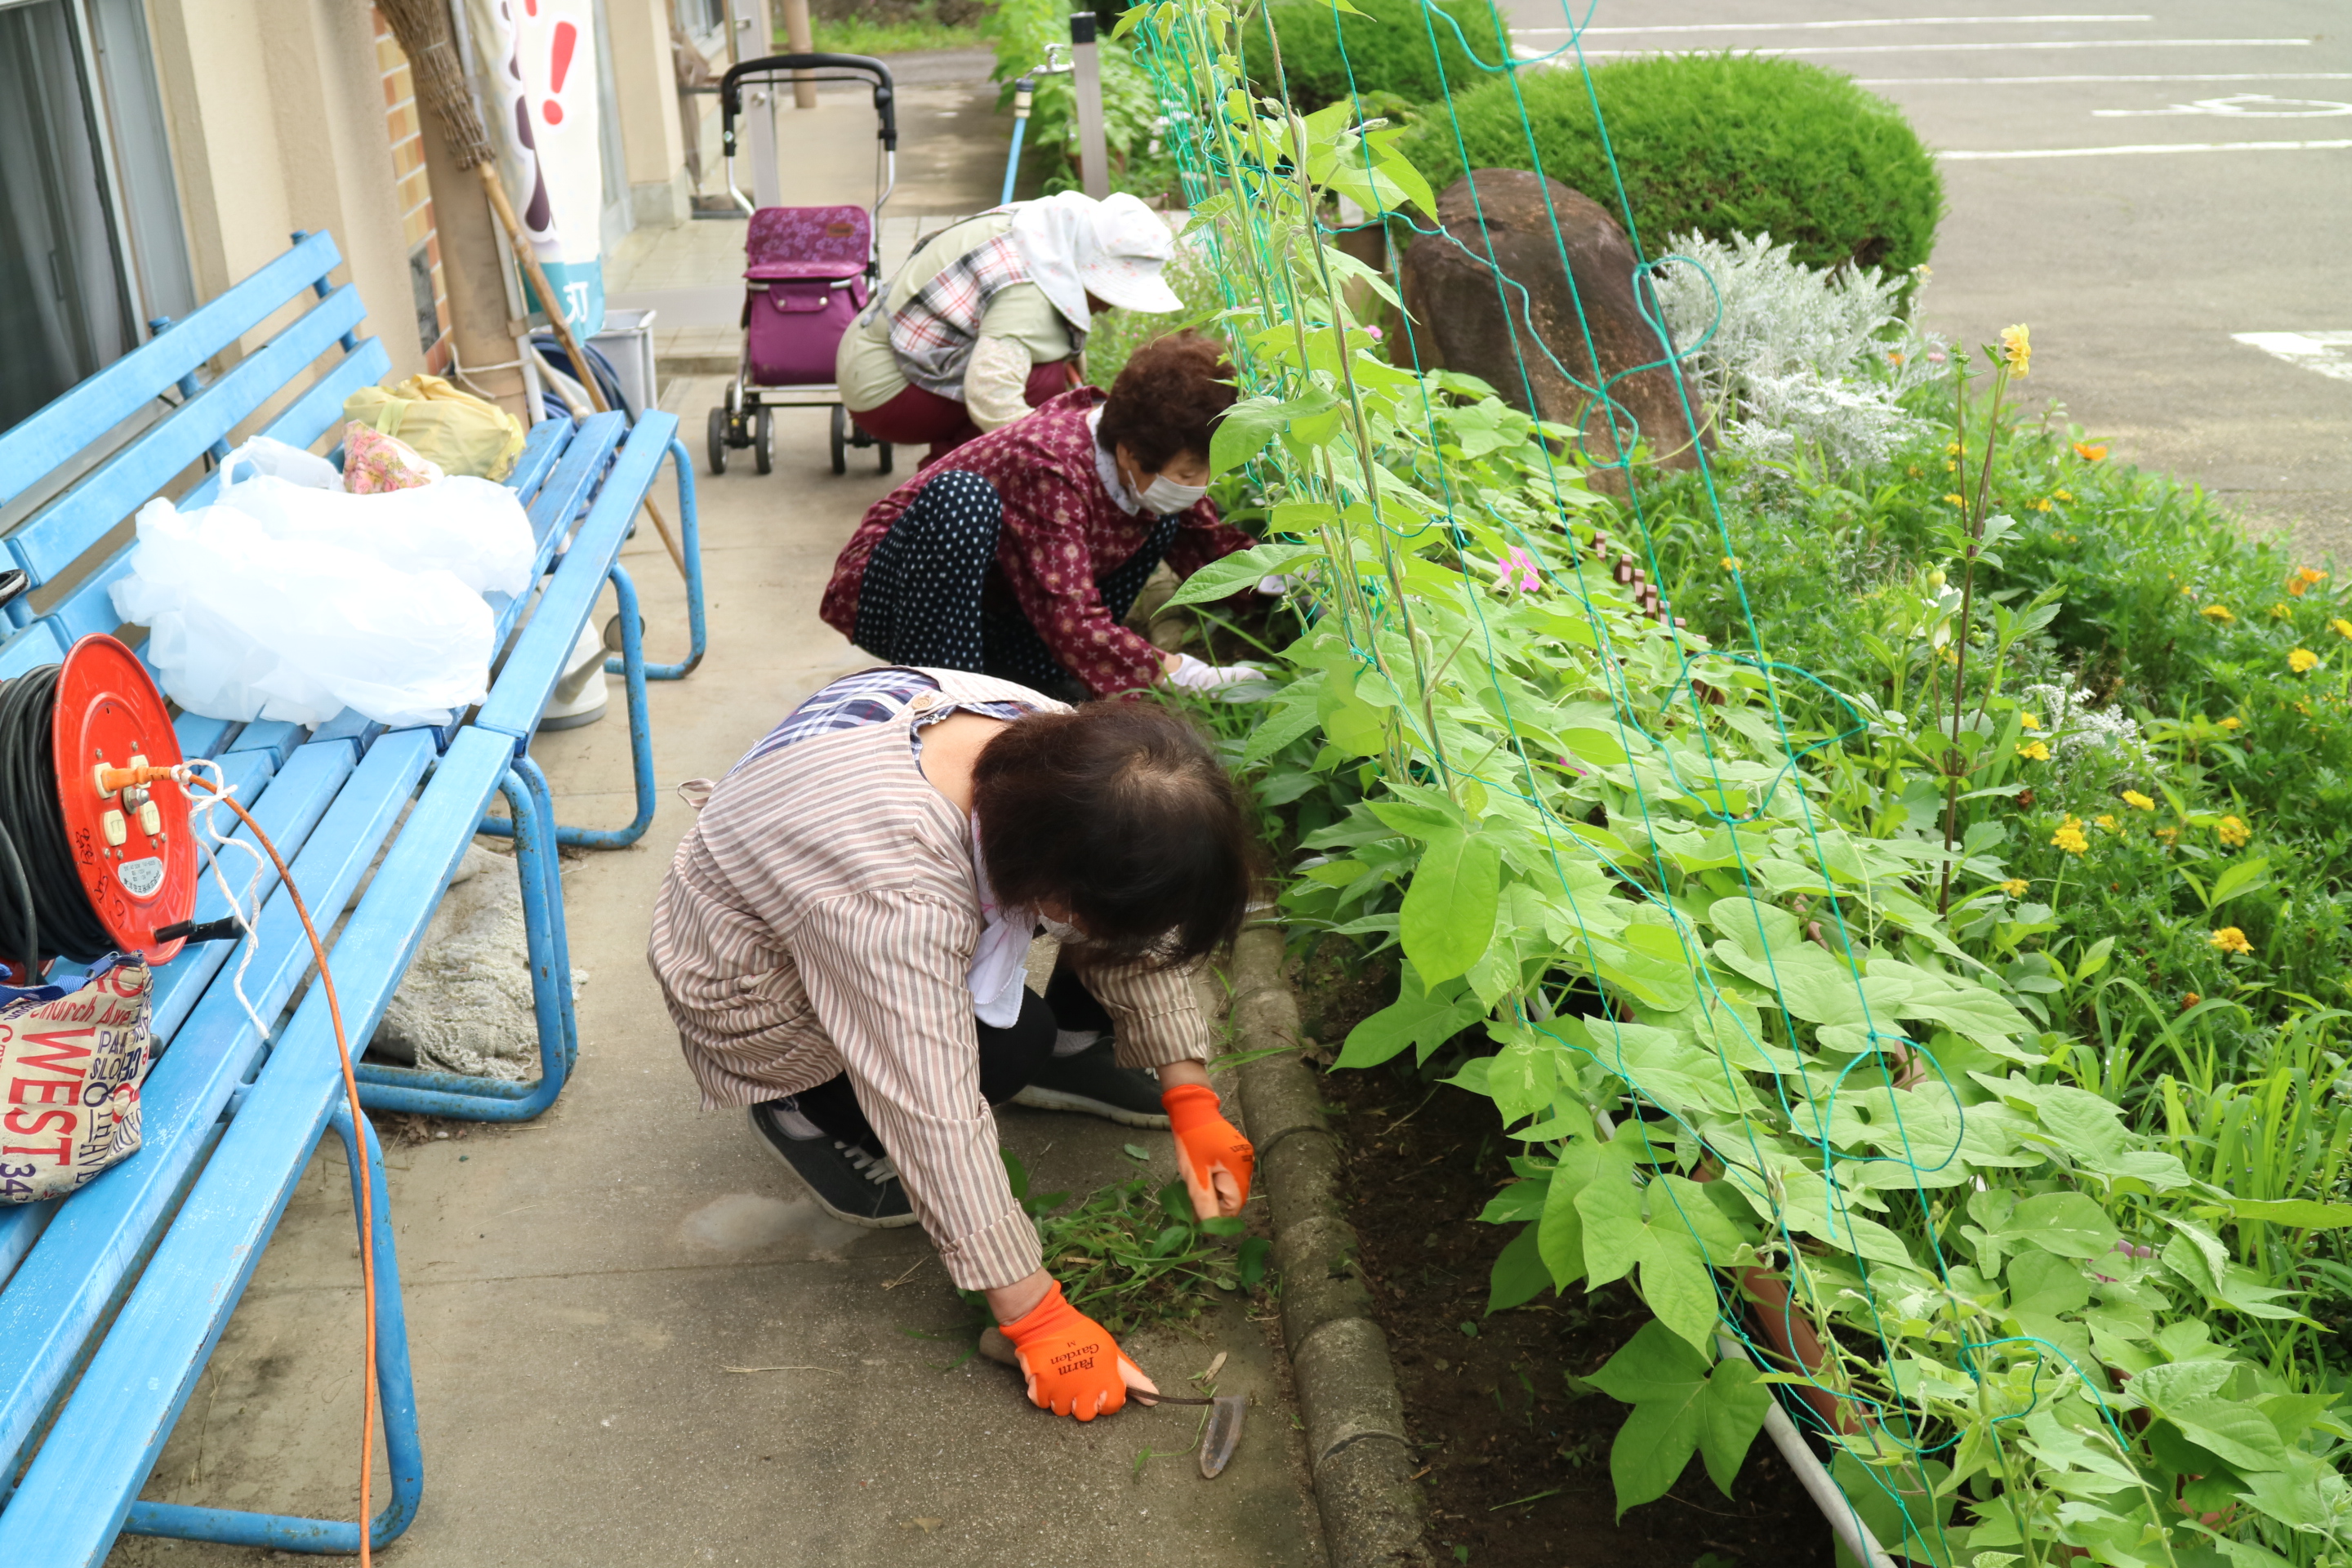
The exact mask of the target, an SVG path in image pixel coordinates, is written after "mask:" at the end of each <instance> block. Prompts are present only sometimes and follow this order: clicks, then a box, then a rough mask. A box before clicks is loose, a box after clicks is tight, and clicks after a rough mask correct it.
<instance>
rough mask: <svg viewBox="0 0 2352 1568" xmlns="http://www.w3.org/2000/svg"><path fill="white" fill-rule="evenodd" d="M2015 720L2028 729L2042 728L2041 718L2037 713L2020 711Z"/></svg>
mask: <svg viewBox="0 0 2352 1568" xmlns="http://www.w3.org/2000/svg"><path fill="white" fill-rule="evenodd" d="M2017 721H2018V722H2019V723H2021V724H2022V725H2024V726H2025V727H2026V728H2027V729H2029V730H2039V729H2040V728H2042V720H2041V718H2040V716H2039V715H2037V714H2032V713H2020V714H2019V715H2018V716H2017Z"/></svg>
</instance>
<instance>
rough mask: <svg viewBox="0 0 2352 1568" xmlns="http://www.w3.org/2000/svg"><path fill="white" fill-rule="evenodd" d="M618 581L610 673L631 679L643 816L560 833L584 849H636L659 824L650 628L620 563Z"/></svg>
mask: <svg viewBox="0 0 2352 1568" xmlns="http://www.w3.org/2000/svg"><path fill="white" fill-rule="evenodd" d="M688 515H689V516H690V515H692V514H691V513H689V514H688ZM689 537H691V536H690V535H689ZM688 559H689V560H691V559H693V558H692V557H688ZM612 580H613V595H614V597H615V598H617V599H618V600H619V601H620V603H621V657H620V658H619V659H618V660H616V661H613V662H610V663H607V664H606V665H605V667H604V668H606V669H607V670H612V669H615V668H617V669H618V670H619V672H620V673H621V674H622V675H623V676H625V677H626V678H627V679H626V680H625V682H624V685H625V689H626V690H627V692H628V699H629V760H630V762H631V763H632V764H633V765H634V771H635V775H636V787H637V815H636V816H635V817H634V818H632V819H631V820H630V822H629V825H628V826H626V827H564V826H559V827H557V828H556V830H555V841H556V842H557V843H559V844H570V845H574V846H577V847H580V848H583V849H619V848H622V847H625V846H627V845H631V844H635V842H636V841H637V840H638V839H639V838H642V837H645V831H646V828H648V827H650V826H653V820H654V799H655V795H654V731H653V723H652V721H651V720H650V719H649V718H648V717H647V716H646V679H647V678H648V677H649V676H651V675H652V673H653V672H652V671H651V670H650V669H648V668H646V640H645V626H644V624H643V623H642V622H641V621H640V620H639V619H638V616H637V584H636V583H635V580H634V579H632V578H631V577H630V575H629V574H628V569H627V568H626V567H624V566H622V565H621V564H620V563H617V562H616V563H614V566H613V574H612ZM698 614H699V612H698Z"/></svg>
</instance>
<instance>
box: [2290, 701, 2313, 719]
mask: <svg viewBox="0 0 2352 1568" xmlns="http://www.w3.org/2000/svg"><path fill="white" fill-rule="evenodd" d="M2294 710H2295V711H2296V712H2298V713H2300V714H2302V715H2303V716H2304V717H2305V718H2306V719H2308V718H2310V717H2311V704H2310V703H2308V702H2298V703H2296V704H2295V705H2294Z"/></svg>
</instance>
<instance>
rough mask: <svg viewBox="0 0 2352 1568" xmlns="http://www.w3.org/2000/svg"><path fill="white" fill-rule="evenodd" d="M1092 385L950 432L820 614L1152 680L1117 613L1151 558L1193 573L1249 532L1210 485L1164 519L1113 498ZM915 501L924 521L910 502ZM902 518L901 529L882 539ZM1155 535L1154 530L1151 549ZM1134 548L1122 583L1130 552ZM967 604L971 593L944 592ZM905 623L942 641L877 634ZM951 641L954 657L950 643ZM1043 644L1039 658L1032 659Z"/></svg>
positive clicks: (880, 644)
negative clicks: (985, 429)
mask: <svg viewBox="0 0 2352 1568" xmlns="http://www.w3.org/2000/svg"><path fill="white" fill-rule="evenodd" d="M1102 400H1103V395H1102V393H1101V391H1100V390H1099V389H1098V388H1096V387H1091V386H1083V387H1079V388H1077V389H1076V391H1073V392H1068V393H1066V394H1064V395H1061V396H1059V397H1056V398H1055V399H1053V400H1052V401H1051V402H1049V403H1046V404H1045V405H1043V406H1041V407H1040V408H1039V409H1038V410H1037V411H1036V412H1035V413H1034V414H1032V415H1031V416H1029V417H1028V418H1026V419H1022V420H1017V421H1015V422H1014V423H1013V424H1011V425H1007V426H1003V428H1001V429H997V430H992V431H990V432H989V433H988V434H986V435H984V436H982V437H980V438H979V439H977V440H975V441H971V442H969V443H967V444H966V445H964V446H962V447H958V448H957V449H956V452H955V455H954V457H953V458H951V459H950V460H951V461H952V462H953V463H954V465H955V468H954V469H952V470H950V471H949V472H947V473H940V472H937V471H936V470H933V471H926V472H920V473H918V474H916V475H915V477H914V478H912V479H908V481H907V482H906V483H905V484H903V485H901V486H899V487H898V489H895V490H893V491H892V492H891V493H890V494H888V495H887V496H885V497H884V498H883V499H882V500H879V501H877V502H876V503H875V504H874V506H873V507H872V508H871V509H870V510H868V511H867V512H866V518H865V521H863V522H861V523H860V524H859V525H858V528H857V531H856V533H855V534H853V535H851V537H850V540H849V543H848V544H847V545H846V546H845V548H844V549H843V551H842V552H841V557H840V559H839V560H838V561H837V562H836V563H835V566H834V574H833V580H832V582H830V583H829V584H826V586H825V591H824V603H823V605H821V606H820V609H819V614H821V615H822V616H824V620H825V623H826V624H827V625H829V626H833V627H834V628H835V630H837V631H839V632H841V633H842V634H843V635H844V636H845V637H850V638H851V639H852V640H853V641H855V642H856V643H857V645H858V646H859V647H863V648H865V649H866V650H867V651H868V652H871V653H874V654H876V655H877V657H880V658H888V659H891V660H893V661H894V662H899V663H922V664H927V665H930V666H932V667H933V668H961V669H981V668H995V669H998V670H1000V671H1002V672H1003V673H1004V674H1006V675H1007V676H1008V677H1009V678H1011V679H1041V678H1043V676H1044V674H1045V669H1050V670H1053V671H1055V672H1059V671H1064V670H1066V671H1067V672H1068V673H1069V674H1070V675H1072V676H1075V677H1076V679H1078V680H1079V681H1080V682H1082V683H1083V684H1084V685H1085V686H1086V687H1087V689H1090V690H1092V691H1094V692H1096V693H1097V694H1100V695H1108V694H1109V693H1111V692H1114V691H1125V690H1129V689H1134V688H1137V687H1143V686H1149V685H1150V684H1151V683H1152V682H1153V681H1154V680H1155V679H1158V678H1159V676H1160V655H1159V651H1158V650H1157V649H1155V648H1154V647H1152V646H1151V645H1150V643H1149V642H1147V641H1146V640H1145V639H1144V638H1142V637H1139V636H1137V635H1136V634H1135V633H1133V632H1131V631H1129V630H1128V629H1127V628H1126V627H1125V626H1121V625H1120V624H1119V616H1121V615H1122V614H1124V613H1125V611H1126V609H1127V607H1128V605H1130V604H1131V603H1132V602H1133V600H1134V595H1135V594H1136V593H1137V592H1138V591H1139V589H1140V588H1141V587H1142V584H1143V579H1144V578H1146V577H1148V576H1149V575H1150V571H1151V567H1152V566H1153V565H1156V564H1157V563H1158V562H1159V561H1160V560H1161V559H1165V560H1166V561H1167V562H1168V563H1169V565H1170V566H1171V567H1173V568H1174V569H1175V571H1176V573H1177V574H1178V575H1179V576H1180V577H1181V576H1188V575H1190V574H1192V573H1193V572H1196V571H1198V570H1200V569H1201V568H1202V566H1205V565H1206V564H1208V563H1210V562H1212V561H1214V560H1217V559H1219V558H1220V557H1222V556H1224V555H1229V554H1231V553H1232V552H1234V551H1236V550H1241V549H1244V548H1246V547H1247V546H1248V545H1249V543H1250V542H1251V541H1250V538H1249V536H1248V535H1247V534H1245V533H1243V532H1242V531H1240V530H1239V529H1236V528H1234V527H1231V526H1230V525H1228V524H1226V523H1223V522H1221V521H1218V518H1217V511H1216V509H1215V508H1214V507H1213V506H1211V505H1210V504H1209V503H1208V502H1207V501H1205V500H1204V501H1201V502H1199V503H1197V504H1196V505H1194V506H1193V507H1192V508H1191V509H1189V510H1185V511H1181V512H1176V513H1171V517H1170V518H1167V519H1162V518H1154V517H1152V516H1150V515H1149V514H1141V513H1131V512H1128V511H1125V510H1121V508H1120V507H1119V505H1118V502H1117V501H1115V500H1112V499H1111V497H1110V493H1109V492H1108V490H1106V489H1104V488H1103V484H1102V481H1101V479H1099V478H1098V477H1097V474H1096V471H1095V458H1094V437H1093V436H1092V434H1091V432H1090V431H1089V429H1088V427H1087V416H1088V415H1089V414H1090V413H1092V412H1093V411H1094V409H1095V407H1096V405H1098V404H1100V403H1101V402H1102ZM950 478H953V479H956V480H957V482H956V483H955V484H954V485H952V486H951V487H950V488H948V489H944V490H941V491H940V494H939V495H938V497H937V498H936V499H931V498H930V496H929V491H930V489H931V488H932V486H933V485H934V484H935V482H937V481H939V480H944V479H950ZM982 492H986V494H985V495H983V493H982ZM989 500H993V501H994V502H995V508H996V513H995V516H994V518H993V519H989V518H988V515H987V514H988V510H989V509H988V502H989ZM918 505H921V506H922V509H923V516H922V517H921V519H920V520H919V521H918V520H915V519H913V518H912V516H911V515H910V514H911V513H912V512H913V510H914V509H916V508H917V507H918ZM902 518H906V519H908V528H909V531H908V533H907V534H906V535H905V536H904V539H903V540H902V541H901V542H898V543H896V544H894V545H892V546H891V548H889V549H887V550H886V549H885V548H884V545H885V542H887V541H890V540H892V539H893V538H894V536H896V535H897V534H898V523H899V521H900V520H901V519H902ZM1171 520H1172V526H1171ZM983 529H985V530H987V531H989V532H990V534H991V535H992V539H993V549H992V550H991V549H990V548H989V545H988V542H987V540H986V539H984V538H983V537H982V532H981V531H982V530H983ZM1160 535H1164V536H1165V542H1164V544H1160V547H1159V548H1158V549H1156V550H1154V549H1152V546H1153V545H1154V544H1155V542H1157V536H1160ZM1147 551H1149V552H1150V554H1149V555H1148V556H1146V555H1145V554H1144V552H1147ZM1139 560H1141V561H1142V562H1143V564H1142V567H1141V570H1140V571H1138V572H1135V573H1133V574H1132V575H1133V577H1134V581H1133V583H1132V584H1131V585H1130V584H1128V583H1126V581H1125V579H1126V577H1127V576H1128V575H1129V572H1128V568H1129V567H1130V566H1132V565H1134V564H1135V563H1137V562H1138V561H1139ZM1107 568H1108V569H1107ZM869 584H870V586H869ZM1118 590H1123V596H1118V598H1117V604H1116V607H1115V608H1114V607H1113V604H1112V600H1113V597H1114V593H1115V591H1118ZM869 593H870V594H871V595H873V597H874V604H873V607H872V610H871V612H870V613H871V616H872V617H873V618H872V619H871V621H870V622H869V619H868V615H869V611H868V607H867V605H866V597H867V595H868V594H869ZM963 605H969V606H971V610H969V611H967V610H965V609H962V608H951V606H963ZM966 628H969V629H966ZM1024 633H1026V634H1027V638H1028V639H1034V643H1035V648H1034V651H1033V650H1032V649H1031V648H1030V647H1027V646H1026V644H1025V639H1024V637H1023V634H1024ZM869 634H870V636H871V637H872V638H873V639H877V640H869ZM901 638H906V639H910V642H911V643H912V644H913V645H914V646H919V647H924V648H927V649H937V650H938V656H937V657H926V658H920V659H917V658H912V657H910V656H908V655H907V654H905V653H901V652H897V651H885V642H886V641H887V644H888V646H889V647H891V648H894V649H895V648H897V647H903V646H908V644H903V643H901V642H900V641H899V640H898V639H901ZM942 638H944V639H947V640H944V641H942V640H939V639H942ZM927 639H928V640H927ZM958 639H961V640H958ZM950 649H952V650H954V651H956V652H957V653H958V655H959V657H956V658H948V657H946V654H947V653H948V652H949V651H950ZM992 656H994V661H993V662H992ZM1040 657H1042V658H1043V659H1044V660H1045V669H1033V668H1027V661H1029V660H1031V659H1034V658H1040Z"/></svg>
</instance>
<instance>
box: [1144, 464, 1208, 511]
mask: <svg viewBox="0 0 2352 1568" xmlns="http://www.w3.org/2000/svg"><path fill="white" fill-rule="evenodd" d="M1208 493H1209V487H1208V486H1206V485H1180V484H1178V483H1177V482H1176V481H1175V480H1174V479H1170V478H1169V477H1168V476H1167V475H1166V474H1160V475H1157V476H1155V477H1154V478H1153V479H1152V481H1151V482H1150V484H1148V485H1146V486H1144V487H1143V494H1142V495H1141V496H1139V498H1137V499H1139V500H1141V501H1142V502H1143V510H1146V511H1148V512H1150V514H1151V515H1152V516H1154V517H1165V516H1167V515H1168V514H1169V513H1170V512H1171V511H1182V510H1185V509H1186V508H1187V507H1190V506H1191V505H1192V503H1193V502H1195V501H1197V500H1200V499H1201V498H1202V496H1204V495H1207V494H1208Z"/></svg>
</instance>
